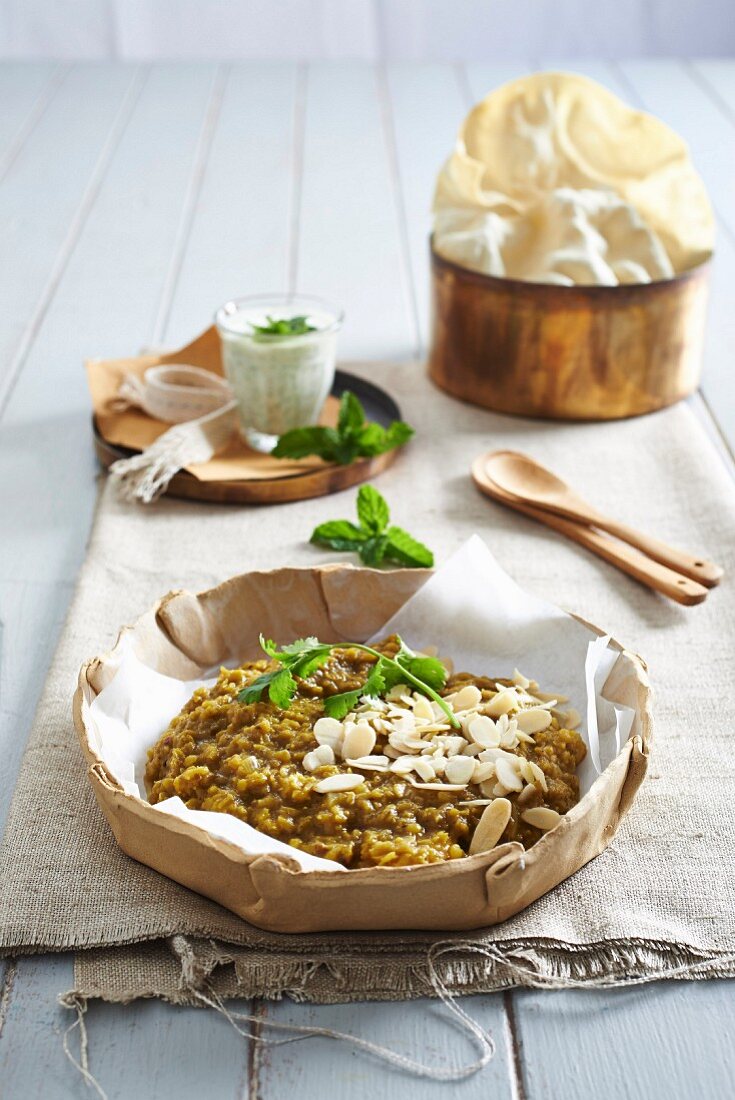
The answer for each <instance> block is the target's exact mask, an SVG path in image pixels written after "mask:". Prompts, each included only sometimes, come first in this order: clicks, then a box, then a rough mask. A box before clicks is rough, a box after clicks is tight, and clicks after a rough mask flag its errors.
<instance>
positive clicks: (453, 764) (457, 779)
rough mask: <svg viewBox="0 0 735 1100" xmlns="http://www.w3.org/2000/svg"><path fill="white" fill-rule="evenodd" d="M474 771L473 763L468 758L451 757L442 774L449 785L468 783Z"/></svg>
mask: <svg viewBox="0 0 735 1100" xmlns="http://www.w3.org/2000/svg"><path fill="white" fill-rule="evenodd" d="M474 770H475V762H474V760H472V758H471V757H469V756H452V757H451V758H450V759H449V760H447V764H446V767H445V769H444V774H445V776H446V777H447V779H448V781H449V782H450V783H469V781H470V779H471V778H472V773H473V772H474Z"/></svg>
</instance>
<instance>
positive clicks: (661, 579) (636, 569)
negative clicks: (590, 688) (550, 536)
mask: <svg viewBox="0 0 735 1100" xmlns="http://www.w3.org/2000/svg"><path fill="white" fill-rule="evenodd" d="M491 457H492V455H491V454H490V455H480V457H479V458H476V459H475V461H474V462H473V464H472V478H473V480H474V482H475V485H476V486H477V488H478V489H479V490H480V492H482V493H484V494H485V496H489V497H492V498H493V500H497V501H499V502H500V503H501V504H505V505H507V506H508V507H509V508H513V509H514V510H515V511H516V512H521V513H522V514H523V515H524V516H529V517H530V518H531V519H535V520H538V521H539V522H540V523H544V524H546V526H547V527H551V528H553V530H554V531H559V532H560V533H561V534H562V535H566V536H567V538H570V539H572V541H573V542H577V543H579V544H580V546H584V547H586V548H587V549H588V550H591V551H592V553H593V554H597V556H598V557H600V558H603V559H604V560H605V561H607V562H610V564H611V565H615V566H617V567H618V569H621V570H622V571H623V573H627V574H628V576H630V577H633V578H634V579H635V580H637V581H640V582H641V584H645V585H647V586H648V587H649V588H653V589H654V590H655V591H656V592H660V593H661V594H662V595H664V596H668V597H669V599H671V600H675V601H676V602H677V603H681V604H684V605H686V606H687V607H690V606H692V605H693V604H698V603H702V601H703V600H704V599H706V597H707V594H708V590H707V589H706V588H704V587H703V585H701V584H698V583H697V582H696V581H693V580H691V578H689V577H683V576H682V575H681V573H675V572H674V571H673V570H671V569H667V567H666V566H665V565H660V564H659V563H658V562H655V561H653V560H652V559H651V558H648V557H646V555H645V554H641V553H639V552H638V551H637V550H634V549H633V548H632V547H631V546H626V544H625V543H624V542H618V541H617V540H616V539H611V538H608V537H607V535H603V534H601V533H600V532H599V531H595V530H594V529H593V528H592V527H587V526H586V525H585V524H583V523H578V522H576V521H575V520H571V519H564V518H563V517H562V516H559V515H557V514H556V513H554V512H546V511H544V509H543V508H534V507H533V505H531V504H525V503H524V502H523V501H521V500H519V499H518V498H517V497H514V496H511V494H510V493H506V492H505V491H504V490H503V489H501V488H500V487H499V486H498V485H497V484H496V483H495V482H494V481H493V480H492V479H491V478H490V477H488V474H487V470H486V463H487V461H488V459H489V458H491Z"/></svg>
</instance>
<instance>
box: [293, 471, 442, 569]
mask: <svg viewBox="0 0 735 1100" xmlns="http://www.w3.org/2000/svg"><path fill="white" fill-rule="evenodd" d="M357 516H358V519H359V521H360V526H359V527H357V526H356V525H355V524H354V523H352V522H350V520H347V519H333V520H328V521H327V522H326V523H320V524H319V526H318V527H315V528H314V530H313V531H312V533H311V542H313V543H315V544H316V545H317V546H328V547H329V548H330V549H331V550H340V551H345V552H347V553H356V554H359V555H360V559H361V560H362V562H363V563H364V564H365V565H369V566H371V567H373V568H375V567H377V566H379V565H382V564H383V562H384V561H391V562H394V563H396V564H397V565H403V566H409V567H412V568H414V567H422V566H423V567H431V566H432V565H433V564H434V555H433V554H432V552H431V550H429V548H428V547H427V546H424V544H423V543H422V542H419V541H418V539H415V538H414V537H413V535H409V533H408V532H407V531H404V530H403V528H402V527H395V526H391V527H388V526H387V525H388V521H389V520H390V509H389V508H388V504H387V501H386V500H385V498H384V497H383V496H381V494H380V493H379V492H378V490H377V489H376V488H374V486H372V485H363V486H362V487H361V489H360V491H359V493H358V494H357ZM386 528H387V530H386Z"/></svg>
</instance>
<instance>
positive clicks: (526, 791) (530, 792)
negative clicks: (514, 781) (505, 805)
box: [516, 783, 537, 806]
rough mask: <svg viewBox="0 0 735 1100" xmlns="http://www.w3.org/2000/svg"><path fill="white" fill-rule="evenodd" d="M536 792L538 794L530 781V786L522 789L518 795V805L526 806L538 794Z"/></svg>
mask: <svg viewBox="0 0 735 1100" xmlns="http://www.w3.org/2000/svg"><path fill="white" fill-rule="evenodd" d="M536 794H537V791H536V787H535V786H532V785H531V784H530V783H529V784H528V786H527V787H524V788H523V790H522V791H521V793H520V794H519V795H518V798H517V799H516V805H518V806H525V805H526V804H527V803H529V802H530V801H531V799H532V798H534V797H535V796H536Z"/></svg>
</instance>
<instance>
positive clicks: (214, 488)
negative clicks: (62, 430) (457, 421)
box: [92, 370, 401, 504]
mask: <svg viewBox="0 0 735 1100" xmlns="http://www.w3.org/2000/svg"><path fill="white" fill-rule="evenodd" d="M345 390H351V391H352V392H353V393H354V394H355V396H356V397H359V399H360V401H361V402H362V404H363V405H364V407H365V415H366V417H367V419H368V420H375V421H376V422H377V423H378V424H382V425H383V427H387V426H388V425H389V424H390V423H391V421H393V420H400V419H401V411H400V409H399V408H398V405H397V404H396V402H395V401H394V400H393V398H392V397H390V395H389V394H387V393H386V392H385V390H382V389H381V388H380V386H376V385H375V384H374V383H373V382H366V381H365V380H364V379H362V378H358V377H357V375H355V374H350V373H349V371H344V370H338V371H336V372H335V375H334V384H333V386H332V390H331V392H332V396H333V397H337V398H340V397H341V396H342V394H343V393H344V391H345ZM92 431H93V434H94V447H95V453H96V455H97V458H98V459H99V461H100V463H101V464H102V466H104V468H105V469H107V468H108V467H109V466H111V465H112V463H113V462H116V461H117V460H118V459H119V458H129V457H130V456H131V455H134V454H138V453H139V452H138V451H134V450H131V449H130V448H129V447H121V446H119V445H117V444H113V443H108V442H107V440H106V439H104V438H103V437H102V435H101V434H100V431H99V428H98V427H97V421H96V419H95V418H94V417H93V418H92ZM397 454H398V451H397V450H395V451H388V453H387V454H383V455H377V456H376V457H375V458H364V459H358V460H357V461H356V462H353V463H351V464H350V465H349V466H324V467H321V468H319V469H316V470H305V471H304V473H303V474H291V475H288V476H285V477H274V478H268V479H263V478H260V479H258V480H255V479H253V480H252V481H247V480H243V481H200V480H199V479H198V478H196V477H194V475H193V474H190V473H188V472H187V471H186V470H182V471H181V472H180V473H178V474H176V476H175V477H174V478H173V480H172V481H171V484H170V485H169V487H168V489H167V490H166V493H167V495H168V496H172V497H180V498H183V499H185V500H209V501H214V502H218V503H222V504H228V503H230V504H276V503H281V502H285V501H289V500H306V499H307V498H309V497H318V496H324V495H325V494H327V493H336V492H339V490H340V489H347V488H349V487H350V486H352V485H358V484H360V482H363V481H369V480H370V478H373V477H376V476H377V474H379V473H381V472H382V471H383V470H385V469H386V468H387V467H388V466H390V464H391V463H392V462H393V460H394V459H395V457H396V455H397Z"/></svg>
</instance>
